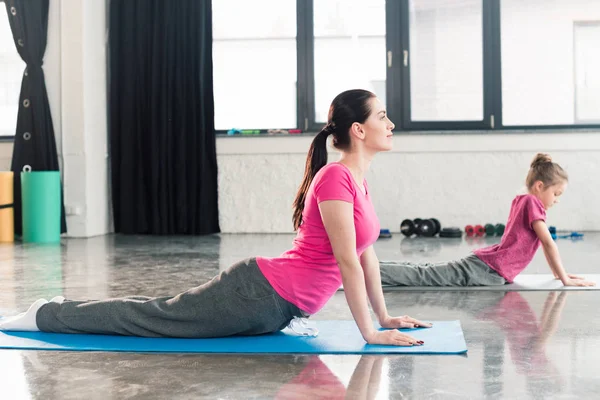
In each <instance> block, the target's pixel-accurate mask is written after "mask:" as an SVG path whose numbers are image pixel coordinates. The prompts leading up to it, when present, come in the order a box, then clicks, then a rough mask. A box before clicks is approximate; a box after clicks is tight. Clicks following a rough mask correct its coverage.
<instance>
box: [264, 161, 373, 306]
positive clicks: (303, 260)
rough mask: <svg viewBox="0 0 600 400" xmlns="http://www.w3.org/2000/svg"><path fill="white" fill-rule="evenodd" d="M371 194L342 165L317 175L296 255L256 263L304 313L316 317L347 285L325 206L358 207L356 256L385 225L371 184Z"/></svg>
mask: <svg viewBox="0 0 600 400" xmlns="http://www.w3.org/2000/svg"><path fill="white" fill-rule="evenodd" d="M364 187H365V189H366V193H363V191H362V189H361V188H360V187H359V186H358V185H357V184H356V182H355V181H354V178H352V174H351V173H350V170H348V168H347V167H346V166H344V165H343V164H341V163H339V162H333V163H330V164H327V165H326V166H324V167H323V168H321V169H320V170H319V172H317V174H316V176H315V177H314V179H313V181H312V183H311V185H310V187H309V189H308V192H307V194H306V200H305V202H304V211H303V212H302V224H301V225H300V227H299V228H298V234H297V235H296V238H295V239H294V242H293V246H292V249H291V250H288V251H286V252H285V253H283V254H282V255H280V256H279V257H271V258H268V257H257V258H256V262H257V264H258V266H259V268H260V270H261V271H262V273H263V275H264V276H265V278H267V280H268V281H269V283H270V284H271V286H273V289H275V291H276V292H277V293H278V294H279V295H280V296H281V297H283V298H284V299H286V300H287V301H289V302H290V303H292V304H294V305H295V306H297V307H298V308H300V309H301V310H302V311H305V312H307V313H309V314H314V313H316V312H317V311H319V310H320V309H321V308H322V307H323V306H324V305H325V303H327V301H328V300H329V299H330V298H331V296H333V294H334V293H335V292H336V291H337V290H338V289H339V288H340V286H341V284H342V276H341V273H340V269H339V267H338V264H337V261H336V259H335V257H334V255H333V250H332V249H331V244H330V242H329V238H328V236H327V232H326V231H325V227H324V226H323V220H322V219H321V213H320V211H319V203H320V202H323V201H326V200H341V201H345V202H348V203H352V204H353V205H354V227H355V230H356V255H357V256H358V257H360V256H361V255H362V253H363V252H364V251H365V250H366V249H367V248H368V247H369V246H371V245H372V244H373V243H374V242H375V241H376V240H377V238H378V237H379V228H380V227H379V220H378V218H377V215H376V214H375V209H374V207H373V203H372V202H371V197H370V194H369V189H368V186H367V183H366V181H365V182H364Z"/></svg>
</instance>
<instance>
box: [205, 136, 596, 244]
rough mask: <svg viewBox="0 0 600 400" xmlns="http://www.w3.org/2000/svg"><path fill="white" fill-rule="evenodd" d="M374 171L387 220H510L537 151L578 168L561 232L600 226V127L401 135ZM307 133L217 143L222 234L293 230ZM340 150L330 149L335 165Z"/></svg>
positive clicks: (560, 215)
mask: <svg viewBox="0 0 600 400" xmlns="http://www.w3.org/2000/svg"><path fill="white" fill-rule="evenodd" d="M394 140H395V149H394V150H393V151H392V152H390V153H385V154H379V155H378V156H377V157H376V158H375V160H374V161H373V163H372V165H371V170H370V172H369V174H368V175H367V180H368V182H369V187H370V189H371V193H372V195H373V202H374V204H375V208H376V211H377V214H378V216H379V219H380V221H381V226H382V227H383V228H389V229H391V230H392V231H394V232H398V231H399V225H400V222H401V221H402V220H403V219H404V218H417V217H421V218H431V217H437V218H439V219H440V221H441V222H442V224H443V225H445V226H460V227H464V226H465V225H466V224H475V223H480V224H484V223H486V222H491V223H498V222H506V218H507V217H508V212H509V209H510V203H511V200H512V199H513V197H514V196H515V195H516V194H517V193H520V192H522V191H523V190H524V187H525V185H524V181H525V176H526V175H527V171H528V168H529V164H530V162H531V160H532V159H533V156H534V155H535V153H536V152H538V151H543V152H549V153H550V154H551V155H552V156H553V158H554V160H555V161H557V162H559V163H560V164H561V165H562V166H563V167H564V168H565V169H566V170H567V172H568V173H569V174H570V185H569V187H568V189H567V192H566V193H565V194H564V195H563V198H562V200H561V204H559V205H558V206H556V208H554V209H552V210H551V211H550V212H549V217H548V222H549V223H550V224H553V225H555V226H557V227H558V228H559V229H575V230H600V210H599V209H598V207H597V205H598V204H599V203H600V187H599V186H598V185H597V184H596V182H597V177H598V176H600V132H595V133H539V134H530V133H528V134H485V133H481V134H452V135H449V134H447V135H418V134H414V135H398V136H396V137H395V139H394ZM310 141H311V138H309V137H283V138H276V137H265V138H256V137H249V138H248V137H236V138H232V137H223V138H219V139H217V153H218V164H219V208H220V209H219V211H220V224H221V230H222V231H223V232H226V233H238V232H292V224H291V215H292V209H291V205H292V201H293V199H294V195H295V192H296V189H297V187H298V185H299V183H300V180H301V178H302V173H303V168H304V162H305V158H306V151H307V150H308V147H309V145H310ZM336 159H337V153H330V161H333V160H336Z"/></svg>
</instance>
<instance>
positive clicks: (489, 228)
mask: <svg viewBox="0 0 600 400" xmlns="http://www.w3.org/2000/svg"><path fill="white" fill-rule="evenodd" d="M484 229H485V234H486V236H502V235H504V230H505V229H506V226H505V225H504V224H496V225H494V224H485V226H484Z"/></svg>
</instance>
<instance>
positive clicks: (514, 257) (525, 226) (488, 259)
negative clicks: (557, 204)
mask: <svg viewBox="0 0 600 400" xmlns="http://www.w3.org/2000/svg"><path fill="white" fill-rule="evenodd" d="M536 220H542V221H546V209H545V208H544V205H543V204H542V202H541V201H540V200H539V199H538V198H537V197H535V196H533V195H530V194H524V195H519V196H517V197H515V199H514V200H513V202H512V206H511V208H510V215H509V216H508V222H507V224H506V230H505V231H504V235H503V236H502V239H501V241H500V243H499V244H496V245H493V246H489V247H485V248H483V249H478V250H475V251H474V252H473V253H474V254H475V255H476V256H477V257H478V258H479V259H480V260H481V261H483V262H484V263H486V264H487V265H489V267H490V268H492V269H493V270H495V271H496V272H498V274H500V276H502V277H503V278H504V279H506V280H507V281H508V282H511V283H512V282H513V280H514V279H515V277H516V276H517V275H519V273H521V271H523V270H524V269H525V267H527V265H529V263H530V262H531V260H533V256H534V255H535V253H536V251H537V250H538V248H539V247H540V244H541V242H540V239H539V238H538V236H537V234H536V233H535V231H534V230H533V221H536Z"/></svg>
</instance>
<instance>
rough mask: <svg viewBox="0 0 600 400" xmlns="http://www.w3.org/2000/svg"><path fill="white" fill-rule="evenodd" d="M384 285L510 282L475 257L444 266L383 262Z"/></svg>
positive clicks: (470, 256) (382, 280)
mask: <svg viewBox="0 0 600 400" xmlns="http://www.w3.org/2000/svg"><path fill="white" fill-rule="evenodd" d="M379 268H380V270H381V283H382V284H384V285H394V286H494V285H504V284H505V283H506V280H505V279H504V278H503V277H501V276H500V275H499V274H498V273H497V272H496V271H494V270H493V269H491V268H490V267H489V266H488V265H487V264H486V263H484V262H483V261H481V260H480V259H479V258H477V256H475V255H474V254H470V255H469V256H467V257H465V258H462V259H460V260H455V261H448V262H441V263H435V264H433V263H412V262H399V261H381V262H380V263H379Z"/></svg>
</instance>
